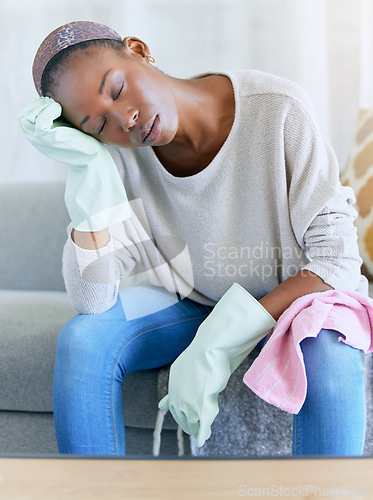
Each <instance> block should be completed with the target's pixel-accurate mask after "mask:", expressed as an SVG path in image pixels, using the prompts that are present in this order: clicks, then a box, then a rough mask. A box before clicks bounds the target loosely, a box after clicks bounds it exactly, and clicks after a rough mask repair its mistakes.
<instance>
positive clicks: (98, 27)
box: [32, 21, 122, 96]
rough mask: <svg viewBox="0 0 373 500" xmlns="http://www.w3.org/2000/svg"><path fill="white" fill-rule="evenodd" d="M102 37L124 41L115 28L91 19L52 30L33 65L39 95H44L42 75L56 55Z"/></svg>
mask: <svg viewBox="0 0 373 500" xmlns="http://www.w3.org/2000/svg"><path fill="white" fill-rule="evenodd" d="M100 38H106V39H107V38H110V39H113V40H120V41H122V37H120V36H119V35H118V33H116V32H115V31H114V30H113V29H111V28H109V27H108V26H105V25H103V24H99V23H94V22H91V21H74V22H72V23H68V24H64V25H63V26H60V27H59V28H57V29H55V30H54V31H52V33H50V34H49V35H48V36H47V38H46V39H45V40H44V41H43V42H42V43H41V45H40V47H39V49H38V51H37V53H36V56H35V59H34V64H33V67H32V76H33V79H34V84H35V88H36V90H37V93H38V94H39V96H41V95H42V93H41V77H42V75H43V71H44V69H45V67H46V65H47V64H48V62H49V61H50V60H51V59H52V57H53V56H54V55H56V54H57V53H58V52H60V51H61V50H63V49H66V47H70V46H71V45H76V44H77V43H80V42H85V41H87V40H98V39H100Z"/></svg>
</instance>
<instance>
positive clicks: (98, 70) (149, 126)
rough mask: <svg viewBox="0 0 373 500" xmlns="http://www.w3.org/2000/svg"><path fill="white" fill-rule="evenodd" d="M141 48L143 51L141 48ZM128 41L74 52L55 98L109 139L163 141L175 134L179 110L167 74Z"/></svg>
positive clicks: (68, 115) (117, 142)
mask: <svg viewBox="0 0 373 500" xmlns="http://www.w3.org/2000/svg"><path fill="white" fill-rule="evenodd" d="M138 52H139V51H138ZM138 52H133V51H131V50H129V49H128V47H127V46H126V45H124V47H123V53H119V52H116V51H115V50H113V49H111V48H105V49H104V48H99V49H98V48H92V49H90V50H88V51H85V52H81V53H77V54H74V55H73V56H72V57H71V61H69V64H68V66H67V69H64V70H63V71H62V72H61V75H60V77H59V79H58V84H57V86H56V87H55V89H54V90H53V97H54V99H55V100H56V101H58V102H59V103H60V104H61V106H62V109H63V117H64V118H65V119H66V120H68V121H69V122H70V123H71V124H72V125H74V126H75V127H77V128H78V129H80V130H82V131H83V132H86V133H87V134H89V135H92V136H93V137H96V138H97V139H99V140H100V141H102V142H104V143H105V144H110V145H114V146H121V147H129V148H134V147H141V146H149V145H151V146H161V145H165V144H168V143H169V142H171V141H172V139H173V138H174V137H175V134H176V132H177V127H178V113H177V109H176V105H175V101H174V98H173V94H172V92H171V89H170V87H169V86H168V85H165V78H162V77H164V75H163V74H162V73H161V72H160V71H158V70H157V69H156V68H154V67H153V66H151V64H150V63H149V61H148V58H147V57H146V56H145V55H142V54H141V53H138Z"/></svg>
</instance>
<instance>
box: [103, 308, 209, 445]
mask: <svg viewBox="0 0 373 500" xmlns="http://www.w3.org/2000/svg"><path fill="white" fill-rule="evenodd" d="M205 317H206V315H205V314H201V315H199V316H195V317H193V318H190V317H189V318H185V320H177V321H173V322H171V323H168V324H166V325H161V326H158V327H156V328H152V329H150V330H146V331H144V332H142V333H137V334H135V335H134V336H132V337H131V338H130V339H128V340H127V341H126V342H125V344H124V345H122V346H121V348H120V350H119V351H118V354H117V356H116V358H115V361H114V364H113V367H112V370H111V378H110V415H111V425H112V431H113V438H114V454H115V455H117V454H118V442H117V438H116V423H115V415H114V405H113V399H114V397H113V386H114V378H115V370H116V367H117V365H118V361H119V359H120V357H121V355H122V353H123V351H124V349H125V348H126V347H127V346H128V345H129V344H130V343H131V342H133V341H134V340H135V339H137V338H139V337H141V336H143V335H146V334H147V333H150V332H152V331H154V330H158V329H159V328H160V327H162V328H164V327H169V326H174V325H180V324H182V323H186V322H188V321H195V320H197V319H200V318H205ZM126 373H127V372H126Z"/></svg>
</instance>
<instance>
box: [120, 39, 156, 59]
mask: <svg viewBox="0 0 373 500" xmlns="http://www.w3.org/2000/svg"><path fill="white" fill-rule="evenodd" d="M123 46H124V50H125V52H126V53H127V54H129V55H134V56H140V57H142V58H143V59H144V60H146V61H149V56H150V50H149V47H148V46H147V45H146V43H145V42H143V41H142V40H140V39H139V38H136V37H134V36H127V37H126V38H124V40H123Z"/></svg>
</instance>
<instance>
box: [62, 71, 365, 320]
mask: <svg viewBox="0 0 373 500" xmlns="http://www.w3.org/2000/svg"><path fill="white" fill-rule="evenodd" d="M224 74H226V76H228V77H229V78H230V79H231V82H232V85H233V88H234V94H235V120H234V123H233V127H232V130H231V132H230V134H229V136H228V138H227V140H226V142H225V143H224V145H223V147H222V148H221V150H220V151H219V153H218V154H217V156H216V157H215V158H214V160H213V161H212V162H211V163H210V165H208V167H207V168H205V169H204V170H202V171H201V172H200V173H198V174H196V175H193V176H190V177H175V176H173V175H172V174H170V173H169V172H168V171H166V169H165V168H164V167H163V166H162V165H161V164H160V162H159V161H158V159H157V157H156V156H155V154H154V151H153V149H152V148H151V147H149V146H148V147H143V148H137V149H114V148H109V150H110V152H111V154H112V156H113V158H114V160H115V162H116V164H117V166H118V169H119V172H120V174H121V176H122V179H123V182H124V185H125V188H126V192H127V195H128V199H129V200H130V202H131V207H132V216H131V217H130V218H129V219H128V220H126V221H125V222H123V223H120V224H116V225H115V226H113V227H111V228H109V229H110V234H111V238H110V241H109V243H108V244H107V246H106V247H104V248H102V249H100V250H85V249H82V248H80V247H78V246H77V245H75V244H74V242H73V241H72V240H71V237H70V233H71V229H72V227H71V224H70V226H69V227H68V240H67V243H66V245H65V248H64V254H63V276H64V279H65V283H66V288H67V291H68V294H69V296H70V299H71V301H72V304H73V305H74V307H75V308H76V309H77V311H79V312H81V313H83V314H91V313H96V312H102V311H105V310H107V309H108V308H110V307H112V306H113V304H114V303H115V301H116V298H117V294H118V289H119V287H120V283H121V282H122V280H123V279H124V278H126V277H127V276H129V275H130V274H131V273H139V272H142V271H146V272H147V275H148V278H149V281H150V283H152V284H153V285H156V286H162V287H165V288H166V289H167V290H168V291H170V292H173V293H174V292H176V291H177V292H178V293H179V294H180V295H181V296H182V297H185V296H188V297H189V298H191V299H193V300H196V301H197V302H200V303H204V304H210V305H213V304H215V303H216V302H217V301H218V300H219V299H220V297H221V296H222V295H223V294H224V293H225V292H226V291H227V290H228V288H229V287H230V286H231V284H232V283H233V282H234V281H236V282H238V283H239V284H241V285H242V286H243V287H244V288H245V289H246V290H248V291H249V292H250V293H251V294H252V295H253V296H254V297H256V298H257V299H259V298H261V297H262V296H264V295H265V294H266V293H268V292H270V291H271V290H272V289H273V288H275V287H276V286H277V285H278V284H279V283H281V282H282V281H284V280H285V279H287V278H288V277H289V276H291V275H293V274H295V273H296V272H297V271H299V270H301V269H308V270H310V271H312V272H313V273H315V274H317V275H318V276H320V277H321V278H322V279H323V280H324V281H325V283H327V284H329V285H330V286H332V287H333V288H335V289H348V290H357V289H358V290H359V291H361V292H363V293H367V282H366V280H365V278H363V277H361V275H360V266H361V259H360V257H359V253H358V248H357V236H356V229H355V227H354V225H353V221H354V219H355V218H356V216H357V213H356V211H355V209H354V208H353V206H352V205H353V203H354V202H355V197H354V193H353V191H352V190H351V188H349V187H342V186H341V184H340V181H339V169H338V165H337V160H336V157H335V155H334V153H333V151H332V149H331V148H330V146H329V144H328V143H327V142H326V141H325V139H324V137H323V135H322V133H321V132H320V129H319V127H318V124H317V120H316V118H315V113H314V111H313V108H312V105H311V104H310V101H309V98H308V96H307V95H306V94H305V92H304V91H303V90H302V89H301V88H300V87H299V86H298V85H296V84H294V83H292V82H289V81H287V80H284V79H282V78H278V77H275V76H273V75H269V74H267V73H262V72H259V71H239V72H232V73H224Z"/></svg>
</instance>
